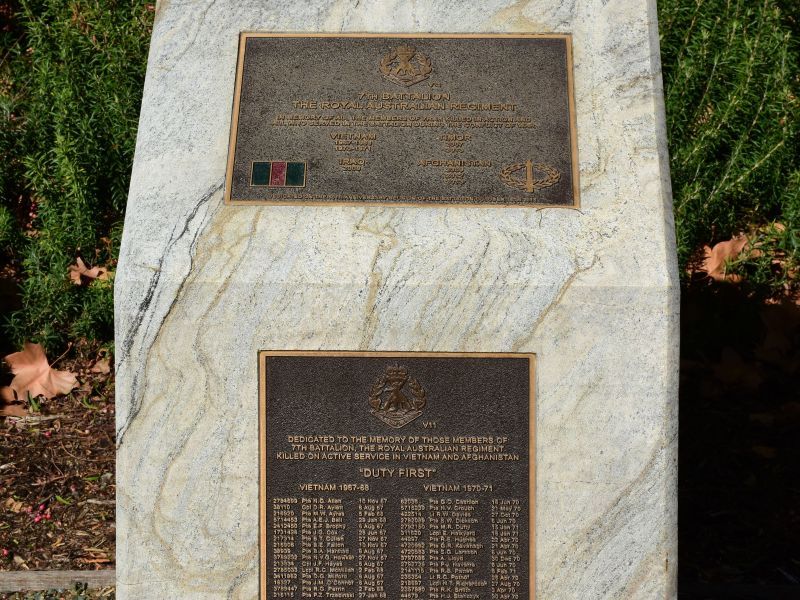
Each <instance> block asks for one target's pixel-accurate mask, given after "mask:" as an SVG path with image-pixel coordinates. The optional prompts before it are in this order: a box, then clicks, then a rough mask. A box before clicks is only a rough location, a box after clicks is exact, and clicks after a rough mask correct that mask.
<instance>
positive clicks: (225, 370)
mask: <svg viewBox="0 0 800 600" xmlns="http://www.w3.org/2000/svg"><path fill="white" fill-rule="evenodd" d="M677 290H678V285H677V267H676V259H675V242H674V232H673V225H672V213H671V193H670V186H669V171H668V158H667V151H666V135H665V130H664V114H663V101H662V89H661V73H660V63H659V49H658V28H657V22H656V10H655V0H645V1H634V0H619V1H617V2H605V1H603V0H576V1H573V2H563V1H556V0H529V1H525V0H523V1H513V0H488V1H486V2H481V3H477V2H461V1H456V2H453V1H452V0H450V1H447V2H444V1H439V0H431V1H429V2H424V3H423V2H401V1H399V0H398V1H393V0H380V1H379V0H330V1H327V0H326V1H320V0H315V1H311V0H308V1H300V2H292V3H283V2H252V1H250V0H244V1H238V2H230V1H228V0H217V1H216V2H209V3H195V2H174V1H173V2H169V3H167V2H160V3H159V4H158V5H157V7H156V19H155V25H154V31H153V37H152V43H151V48H150V56H149V61H148V71H147V77H146V81H145V90H144V97H143V101H142V112H141V118H140V123H139V132H138V139H137V148H136V157H135V162H134V167H133V173H132V179H131V189H130V196H129V201H128V208H127V212H126V217H125V229H124V236H123V243H122V249H121V255H120V263H119V268H118V272H117V277H116V281H115V299H116V300H115V301H116V352H117V354H116V357H117V457H118V458H117V485H118V488H117V489H118V493H117V576H118V585H117V596H118V597H119V598H120V599H122V600H131V599H148V600H149V599H152V598H170V599H187V600H188V599H191V600H196V599H209V600H211V599H237V600H238V599H248V600H250V599H262V600H267V599H269V600H273V599H278V598H290V599H301V598H303V599H317V598H318V599H324V598H357V599H362V600H381V599H384V600H385V599H391V600H395V599H396V600H454V599H455V598H474V599H480V600H483V599H487V600H488V599H495V600H500V599H502V600H532V599H535V600H556V599H557V600H562V599H573V598H574V599H578V598H580V599H607V600H622V599H636V600H639V599H641V600H650V599H654V598H659V599H661V598H667V599H672V600H674V599H675V598H676V594H677V592H676V570H677V564H676V558H677V556H676V543H677V537H676V535H677V531H676V508H677V497H676V483H677V481H676V457H677V367H678V365H677V344H678V340H677V337H678V336H677V331H678V291H677Z"/></svg>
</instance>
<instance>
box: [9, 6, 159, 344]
mask: <svg viewBox="0 0 800 600" xmlns="http://www.w3.org/2000/svg"><path fill="white" fill-rule="evenodd" d="M151 24H152V12H151V10H148V7H147V6H146V5H145V4H144V3H142V2H131V1H124V0H104V1H102V2H95V1H88V0H72V1H68V0H22V1H21V3H20V5H19V6H18V12H17V15H16V21H15V23H14V27H13V28H12V30H11V31H10V32H9V33H6V34H4V41H9V39H10V38H14V39H13V42H11V43H10V44H9V46H8V49H7V52H8V55H9V60H8V61H7V62H6V66H5V67H4V72H3V73H2V81H3V83H4V85H3V86H2V90H1V94H0V107H2V109H3V113H4V117H5V121H4V123H3V126H2V132H1V133H0V157H2V159H3V161H2V162H3V165H2V167H0V169H2V173H1V174H0V186H2V188H1V189H2V209H0V246H2V245H5V246H6V248H5V250H6V257H7V259H10V260H12V261H15V262H16V264H17V266H18V269H19V273H20V279H21V299H22V309H21V310H18V311H16V312H14V313H13V314H12V315H11V316H10V317H9V318H7V320H6V328H7V331H8V333H9V334H10V336H11V337H12V339H13V341H14V343H15V345H17V346H19V345H21V343H22V341H23V340H24V339H32V340H35V341H39V342H41V343H43V344H44V345H45V346H47V347H49V348H51V349H53V348H55V347H58V346H61V345H63V343H64V342H65V341H67V340H69V339H75V338H79V337H87V338H90V339H101V340H109V339H111V338H112V336H113V297H112V285H111V284H110V283H109V282H102V281H95V282H93V283H92V284H91V285H89V286H82V287H78V286H75V285H73V284H72V283H71V282H70V281H69V279H68V277H67V270H68V267H69V265H70V264H72V263H74V262H75V259H76V257H77V256H81V257H83V259H84V260H85V261H86V262H87V263H88V264H92V265H94V264H101V265H111V266H113V264H114V262H115V260H116V257H117V252H118V247H119V246H118V242H119V237H120V230H121V226H122V215H123V212H124V209H125V202H126V198H127V192H128V183H129V177H130V169H131V164H132V162H133V150H134V144H135V138H136V125H137V120H138V115H139V105H140V101H141V93H142V84H143V79H144V70H145V64H146V54H147V45H148V42H149V35H150V28H151ZM15 36H16V37H15Z"/></svg>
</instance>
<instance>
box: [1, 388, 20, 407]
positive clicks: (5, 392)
mask: <svg viewBox="0 0 800 600" xmlns="http://www.w3.org/2000/svg"><path fill="white" fill-rule="evenodd" d="M0 400H2V401H3V402H5V403H7V404H10V403H12V402H17V395H16V394H15V393H14V390H12V389H11V388H10V387H8V386H7V385H4V386H3V387H0Z"/></svg>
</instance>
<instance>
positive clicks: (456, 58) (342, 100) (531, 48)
mask: <svg viewBox="0 0 800 600" xmlns="http://www.w3.org/2000/svg"><path fill="white" fill-rule="evenodd" d="M231 123H232V124H231V137H230V148H229V151H228V169H227V178H226V186H225V201H226V202H227V203H228V204H315V205H326V204H352V205H364V204H383V205H413V206H419V205H423V206H424V205H441V204H445V205H447V204H459V205H477V206H533V207H552V206H562V207H572V208H576V207H578V204H579V198H578V160H577V149H576V141H575V140H576V138H575V113H574V106H573V84H572V47H571V37H570V36H569V35H518V34H514V35H483V34H474V35H472V34H461V35H458V34H452V35H436V34H430V35H425V34H375V35H369V34H349V35H348V34H335V35H334V34H316V35H313V34H302V35H300V34H276V33H243V34H241V39H240V42H239V62H238V67H237V71H236V87H235V93H234V102H233V115H232V119H231Z"/></svg>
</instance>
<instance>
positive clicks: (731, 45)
mask: <svg viewBox="0 0 800 600" xmlns="http://www.w3.org/2000/svg"><path fill="white" fill-rule="evenodd" d="M659 14H660V30H661V52H662V62H663V67H664V85H665V99H666V110H667V126H668V130H669V138H670V152H671V169H672V184H673V194H674V200H675V219H676V225H677V236H678V251H679V258H680V264H681V267H685V266H686V264H687V262H688V260H689V259H690V257H691V255H692V254H693V253H694V252H695V251H696V250H697V248H699V247H701V246H702V245H703V244H713V243H715V242H718V241H721V240H724V239H728V238H730V237H731V236H732V235H734V234H736V233H738V232H740V231H748V230H750V231H752V230H753V229H754V228H756V227H759V226H762V225H765V224H769V223H771V222H775V221H778V222H780V223H782V224H783V225H784V226H785V229H784V230H783V231H782V232H780V231H774V232H773V233H772V234H770V235H769V236H766V237H764V238H763V239H760V243H761V247H762V248H763V249H764V250H765V254H764V255H763V256H762V257H761V258H762V260H761V261H760V262H759V261H750V262H748V265H749V266H748V267H747V268H746V270H747V273H748V274H749V275H750V276H751V277H754V278H755V279H751V282H752V283H755V284H758V285H760V286H761V287H764V288H765V291H766V292H767V293H774V292H776V291H778V289H779V288H780V287H782V286H783V284H784V283H785V278H786V273H787V272H788V270H789V269H790V268H791V265H792V264H793V265H797V263H798V260H800V254H798V246H797V240H798V237H800V185H798V184H799V183H800V100H798V95H800V76H799V75H798V74H799V73H800V68H799V67H800V47H799V44H798V35H797V34H798V21H799V20H800V3H798V2H797V1H796V0H756V1H753V0H660V2H659ZM780 249H783V250H784V251H785V252H787V253H788V254H787V255H786V264H785V265H784V268H782V269H781V271H782V273H783V274H782V275H780V274H778V275H776V273H775V269H774V268H772V267H774V265H771V263H770V259H769V257H770V256H771V254H772V252H773V251H776V252H777V251H780ZM762 263H763V264H762ZM768 264H769V265H770V268H767V266H768ZM742 266H743V267H744V266H745V265H742ZM683 270H684V269H683V268H682V271H683Z"/></svg>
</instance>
